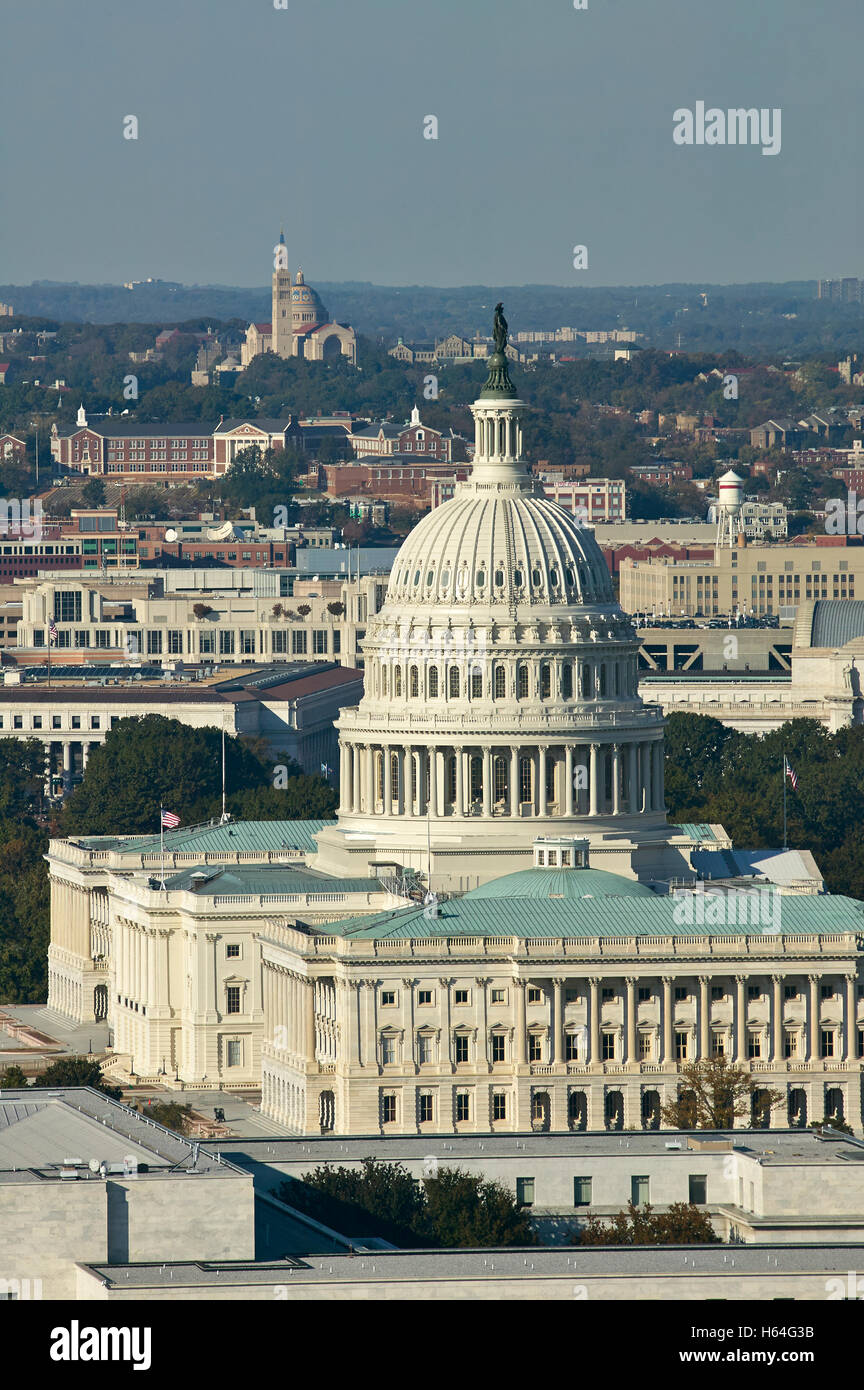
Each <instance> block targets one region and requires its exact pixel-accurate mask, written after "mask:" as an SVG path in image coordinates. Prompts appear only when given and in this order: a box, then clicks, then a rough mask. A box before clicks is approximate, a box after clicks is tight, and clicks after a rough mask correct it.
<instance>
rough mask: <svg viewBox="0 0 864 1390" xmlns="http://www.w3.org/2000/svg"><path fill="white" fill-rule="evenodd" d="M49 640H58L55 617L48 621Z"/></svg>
mask: <svg viewBox="0 0 864 1390" xmlns="http://www.w3.org/2000/svg"><path fill="white" fill-rule="evenodd" d="M48 641H49V642H56V641H57V624H56V623H55V621H54V619H53V618H51V619H49V622H48Z"/></svg>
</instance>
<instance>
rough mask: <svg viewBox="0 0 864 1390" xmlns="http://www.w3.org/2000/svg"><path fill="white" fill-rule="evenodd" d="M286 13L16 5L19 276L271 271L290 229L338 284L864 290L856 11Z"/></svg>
mask: <svg viewBox="0 0 864 1390" xmlns="http://www.w3.org/2000/svg"><path fill="white" fill-rule="evenodd" d="M288 5H289V8H288V9H287V10H277V9H275V8H274V4H273V0H146V3H144V4H140V3H139V4H132V3H131V0H2V31H3V48H4V53H5V55H6V59H7V61H6V64H5V65H4V69H5V70H4V84H3V86H4V97H5V100H4V111H5V120H4V130H3V134H2V136H0V141H2V143H0V187H2V190H3V203H4V211H3V217H2V226H0V282H2V283H18V284H20V283H28V282H29V281H30V280H33V279H54V280H79V281H82V282H96V281H110V282H118V281H122V280H128V279H141V278H143V277H145V276H147V275H153V276H157V277H159V278H162V279H169V280H181V281H184V282H186V283H198V284H206V283H211V284H234V285H263V284H265V283H266V282H267V280H268V278H269V273H270V270H271V268H272V266H271V263H272V247H273V244H274V241H275V239H276V236H278V232H279V227H280V225H281V224H284V226H285V232H286V238H287V241H288V247H289V259H290V263H291V264H292V265H297V264H298V263H299V264H300V265H302V267H303V269H304V272H305V273H306V275H307V277H308V278H309V279H311V280H313V281H315V280H318V281H331V280H369V281H373V282H375V283H379V284H391V285H394V284H395V285H399V284H427V285H460V284H478V283H482V284H493V285H513V284H531V283H546V284H562V285H577V286H583V285H584V286H588V285H611V284H659V283H663V282H667V281H704V282H706V283H707V282H710V283H728V282H741V281H753V280H791V279H805V278H811V277H815V276H819V275H829V276H830V275H837V274H847V275H850V274H851V275H856V274H859V273H861V274H862V275H864V256H862V254H861V244H862V213H864V206H862V199H864V195H862V193H861V191H860V190H861V182H862V181H861V177H860V168H859V160H860V153H859V149H858V146H859V143H860V135H859V132H860V130H861V128H862V115H864V91H862V87H864V84H862V82H861V78H860V62H861V52H862V43H864V5H862V3H861V0H821V3H816V0H812V3H811V0H724V2H723V3H722V4H717V3H715V0H588V9H587V10H582V11H576V10H574V8H573V4H572V0H434V3H431V0H430V2H429V3H427V0H288ZM697 101H704V102H705V103H706V105H707V106H709V107H710V106H716V107H719V108H723V109H727V108H730V107H739V106H745V107H751V106H755V107H759V108H762V107H767V108H772V109H773V108H775V107H779V108H780V109H781V111H782V148H781V151H780V153H779V154H778V155H777V156H776V157H767V156H764V155H763V154H762V153H761V150H760V148H758V147H749V146H745V147H741V146H738V147H730V146H720V147H713V148H711V147H707V146H701V147H699V146H691V147H681V146H676V145H675V143H674V142H673V139H672V131H673V112H674V111H675V110H676V109H678V108H681V107H687V108H691V109H692V108H695V105H696V102H697ZM126 115H135V116H137V118H138V121H139V135H138V139H137V140H134V141H133V140H124V139H123V118H124V116H126ZM427 115H435V116H436V117H437V119H438V139H437V140H426V139H424V138H423V121H424V117H425V116H427ZM575 245H587V247H588V269H587V270H579V271H577V270H575V269H574V268H573V265H572V259H573V256H572V251H573V247H574V246H575Z"/></svg>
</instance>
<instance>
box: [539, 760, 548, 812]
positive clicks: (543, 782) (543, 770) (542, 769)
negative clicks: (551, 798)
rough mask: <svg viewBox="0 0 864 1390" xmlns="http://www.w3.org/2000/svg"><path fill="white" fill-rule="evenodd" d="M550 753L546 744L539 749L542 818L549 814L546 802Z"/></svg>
mask: <svg viewBox="0 0 864 1390" xmlns="http://www.w3.org/2000/svg"><path fill="white" fill-rule="evenodd" d="M548 752H549V749H548V748H547V747H546V745H545V744H541V745H540V747H539V748H538V749H537V793H538V796H537V804H538V808H539V814H540V816H541V818H542V817H545V816H546V815H547V814H548V806H547V800H546V754H547V753H548Z"/></svg>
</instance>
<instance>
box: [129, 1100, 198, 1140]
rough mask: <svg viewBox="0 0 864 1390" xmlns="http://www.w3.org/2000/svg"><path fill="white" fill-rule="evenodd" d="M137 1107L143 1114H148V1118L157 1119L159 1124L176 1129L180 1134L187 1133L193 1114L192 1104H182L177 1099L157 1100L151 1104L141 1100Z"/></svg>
mask: <svg viewBox="0 0 864 1390" xmlns="http://www.w3.org/2000/svg"><path fill="white" fill-rule="evenodd" d="M135 1108H136V1109H137V1110H138V1112H139V1113H140V1114H141V1115H146V1116H147V1119H148V1120H155V1121H156V1124H157V1125H164V1127H165V1129H173V1130H176V1131H177V1133H178V1134H185V1133H186V1128H187V1125H188V1121H189V1119H190V1117H191V1115H192V1106H191V1105H180V1104H179V1103H178V1102H177V1101H176V1100H157V1101H152V1102H151V1103H150V1104H149V1105H147V1104H146V1103H145V1102H144V1101H139V1102H138V1105H137V1106H136V1107H135Z"/></svg>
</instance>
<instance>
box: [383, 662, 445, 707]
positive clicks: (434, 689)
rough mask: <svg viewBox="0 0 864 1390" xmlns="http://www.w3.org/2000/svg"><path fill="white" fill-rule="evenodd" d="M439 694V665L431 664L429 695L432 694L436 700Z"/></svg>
mask: <svg viewBox="0 0 864 1390" xmlns="http://www.w3.org/2000/svg"><path fill="white" fill-rule="evenodd" d="M385 694H386V691H385ZM437 694H438V667H437V666H430V667H429V696H430V698H431V699H433V700H434V699H435V698H436V696H437Z"/></svg>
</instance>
